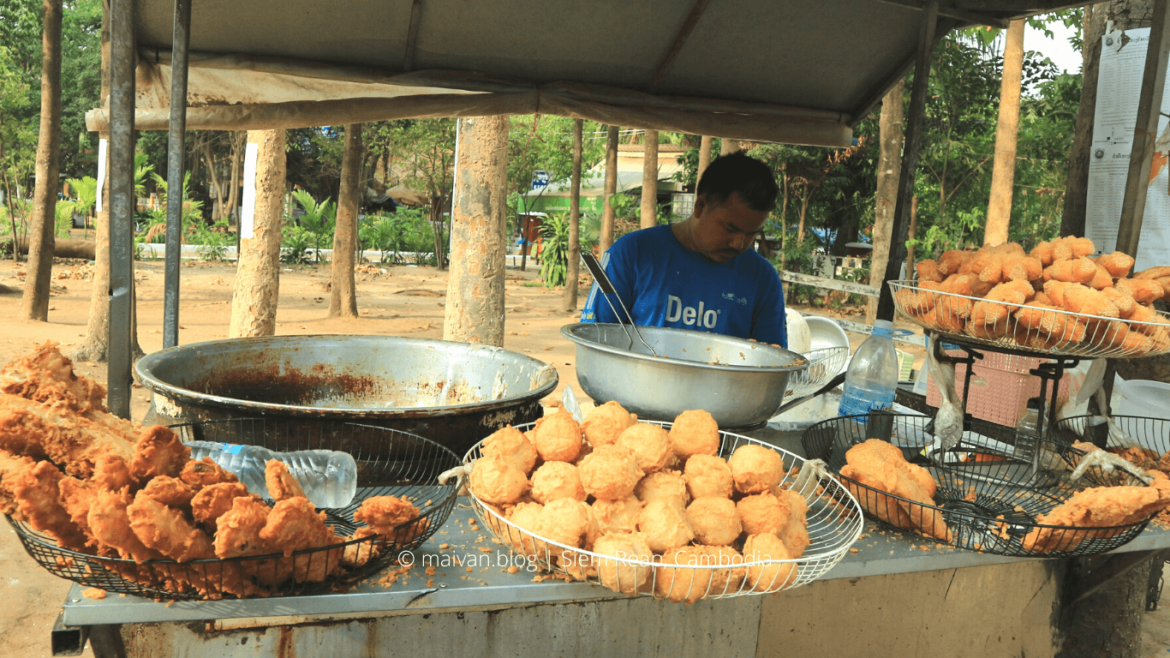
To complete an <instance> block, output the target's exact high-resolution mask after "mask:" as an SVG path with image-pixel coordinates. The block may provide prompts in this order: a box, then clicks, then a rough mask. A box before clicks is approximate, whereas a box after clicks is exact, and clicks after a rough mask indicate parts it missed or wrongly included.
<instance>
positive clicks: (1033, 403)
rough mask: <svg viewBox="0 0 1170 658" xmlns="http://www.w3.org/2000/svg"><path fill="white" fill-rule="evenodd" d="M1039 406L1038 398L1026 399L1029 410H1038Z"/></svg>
mask: <svg viewBox="0 0 1170 658" xmlns="http://www.w3.org/2000/svg"><path fill="white" fill-rule="evenodd" d="M1040 404H1041V403H1040V398H1028V408H1029V409H1039V408H1040Z"/></svg>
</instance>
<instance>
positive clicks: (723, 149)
mask: <svg viewBox="0 0 1170 658" xmlns="http://www.w3.org/2000/svg"><path fill="white" fill-rule="evenodd" d="M739 150H740V146H739V142H738V141H736V140H734V139H727V138H726V137H723V138H721V139H720V140H719V155H731V154H732V153H735V152H736V151H739Z"/></svg>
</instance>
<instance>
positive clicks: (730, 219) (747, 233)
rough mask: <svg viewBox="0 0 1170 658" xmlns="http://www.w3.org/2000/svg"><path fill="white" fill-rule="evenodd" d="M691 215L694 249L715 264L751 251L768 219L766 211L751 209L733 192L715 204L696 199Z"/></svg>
mask: <svg viewBox="0 0 1170 658" xmlns="http://www.w3.org/2000/svg"><path fill="white" fill-rule="evenodd" d="M693 215H694V218H695V220H696V222H695V230H694V234H693V238H694V241H695V248H696V249H695V250H696V251H698V252H699V253H700V254H701V255H703V257H705V258H706V259H708V260H712V261H715V262H716V263H726V262H727V261H729V260H731V259H732V258H735V257H736V256H738V255H740V254H742V253H743V252H745V251H747V250H748V249H751V247H752V245H753V244H754V243H755V240H756V237H757V236H758V235H759V234H760V231H762V230H763V228H764V222H765V221H766V220H767V219H768V213H767V212H766V211H763V210H752V208H751V207H750V206H748V205H747V204H746V203H744V201H743V199H742V198H741V197H740V196H739V193H737V192H733V193H732V194H731V196H729V197H727V200H726V201H724V202H723V203H720V204H715V205H713V204H711V203H710V202H709V201H708V200H707V197H703V196H700V197H699V198H697V199H695V211H694V213H693Z"/></svg>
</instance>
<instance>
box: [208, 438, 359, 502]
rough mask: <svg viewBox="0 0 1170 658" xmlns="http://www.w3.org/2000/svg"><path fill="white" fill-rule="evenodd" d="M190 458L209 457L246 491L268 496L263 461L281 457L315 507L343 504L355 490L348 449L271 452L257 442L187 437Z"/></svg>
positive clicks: (355, 481) (351, 498) (354, 472)
mask: <svg viewBox="0 0 1170 658" xmlns="http://www.w3.org/2000/svg"><path fill="white" fill-rule="evenodd" d="M187 446H189V447H190V448H191V459H203V458H204V457H211V460H212V461H214V462H215V463H216V464H219V465H220V466H222V467H223V468H224V470H227V471H230V472H232V473H234V474H236V476H237V477H239V478H240V482H242V483H244V486H246V487H248V491H249V492H251V493H254V494H256V495H258V496H262V497H264V498H268V497H269V495H268V485H266V484H265V483H264V465H265V464H267V463H268V460H270V459H275V460H277V461H282V462H284V463H285V465H286V466H288V471H289V473H290V474H291V475H292V476H293V477H294V478H296V481H297V483H298V484H300V485H301V489H304V491H305V497H307V498H308V499H309V502H310V503H313V505H314V506H315V507H327V508H335V507H345V506H346V505H348V504H349V503H350V501H351V500H353V497H354V494H356V493H357V462H356V461H355V460H354V458H353V456H352V455H350V454H349V453H345V452H338V451H336V450H300V451H297V452H288V453H284V452H272V451H271V450H268V449H266V448H261V447H260V446H244V445H235V444H229V443H219V442H217V441H191V442H190V443H188V444H187Z"/></svg>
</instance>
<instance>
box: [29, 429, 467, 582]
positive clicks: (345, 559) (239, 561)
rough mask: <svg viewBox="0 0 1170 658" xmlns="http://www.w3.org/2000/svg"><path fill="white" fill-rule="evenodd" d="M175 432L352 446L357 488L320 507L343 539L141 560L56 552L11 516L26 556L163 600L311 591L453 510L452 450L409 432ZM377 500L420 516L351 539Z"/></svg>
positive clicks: (365, 571) (294, 445)
mask: <svg viewBox="0 0 1170 658" xmlns="http://www.w3.org/2000/svg"><path fill="white" fill-rule="evenodd" d="M172 429H173V430H174V431H175V432H176V433H177V434H178V435H179V437H180V438H181V439H182V440H183V441H184V442H189V441H219V442H223V443H244V444H249V445H259V446H263V447H265V448H267V449H269V450H272V451H275V452H295V451H298V450H315V449H324V450H339V451H343V452H349V453H350V454H351V455H353V457H354V460H355V461H356V462H357V465H358V474H357V494H356V495H355V496H354V499H353V501H351V502H350V504H349V505H347V506H346V507H342V508H336V509H326V510H324V512H325V514H326V521H325V522H326V523H327V524H329V525H332V526H333V529H334V531H335V532H336V534H337V535H338V536H340V537H343V538H347V539H346V541H345V542H344V543H340V544H333V545H330V546H326V547H321V548H315V549H306V550H300V551H295V552H293V553H292V554H291V555H288V556H285V555H283V554H272V555H262V556H249V557H239V558H230V559H205V560H191V561H188V562H183V563H179V562H175V561H174V560H149V561H146V562H143V563H141V564H138V563H135V562H134V561H133V560H124V559H119V558H116V557H108V556H98V555H91V554H88V553H82V552H78V551H73V550H68V549H64V548H61V547H59V546H57V544H56V542H55V541H54V540H53V538H52V537H50V536H48V535H46V534H43V533H40V532H37V531H36V530H34V529H32V528H31V527H30V526H28V525H27V524H25V523H23V522H21V521H17V520H15V519H13V518H12V517H11V516H10V517H9V519H8V521H9V523H10V524H12V526H13V528H14V529H15V530H16V533H17V535H18V536H19V537H20V540H21V543H22V544H23V545H24V548H25V550H26V551H28V554H29V555H31V556H32V557H33V559H34V560H36V561H37V563H38V564H40V565H41V566H43V567H44V568H46V569H48V570H49V571H50V572H51V573H53V574H54V575H56V576H60V577H61V578H65V579H68V580H72V581H74V582H76V583H78V584H80V585H82V586H87V587H97V588H100V589H103V590H106V591H109V592H117V593H125V594H136V595H139V596H149V597H154V598H165V599H201V598H213V599H217V598H222V597H224V596H235V597H239V598H245V597H253V596H289V595H298V594H308V593H313V592H316V591H323V590H325V589H327V588H329V587H331V586H333V585H336V584H340V583H347V582H355V581H357V580H360V579H362V578H365V577H367V576H369V575H370V574H372V573H375V572H377V571H379V570H381V569H382V568H384V567H385V566H386V565H387V564H388V563H390V562H391V561H393V560H394V559H395V558H396V556H397V555H398V554H399V553H401V552H402V551H405V550H413V549H416V548H418V547H419V546H420V545H421V544H422V543H423V542H424V541H426V539H427V538H428V537H430V536H431V535H432V534H433V533H434V532H435V531H436V530H438V528H439V527H440V526H442V525H443V523H444V522H445V521H446V520H447V517H448V516H449V515H450V513H451V510H452V509H453V508H454V506H455V500H456V494H457V491H458V488H457V487H456V486H455V485H453V484H451V485H440V484H437V478H438V476H439V474H440V473H442V472H443V471H445V470H448V469H450V468H453V467H455V466H457V465H458V464H459V458H458V456H457V455H455V453H453V452H451V451H450V450H449V449H447V448H445V447H443V446H441V445H439V444H437V443H435V442H433V441H430V440H428V439H425V438H423V437H420V436H416V435H413V434H408V433H406V432H401V431H398V430H393V429H387V428H382V427H372V426H367V425H358V424H353V423H343V422H336V423H322V424H320V425H318V424H301V423H296V422H291V421H284V420H270V419H262V418H261V419H232V420H220V421H207V422H200V423H187V424H182V425H175V426H172ZM431 483H435V484H431ZM374 496H399V497H403V496H405V497H408V498H410V499H411V501H412V502H413V503H414V504H415V506H416V507H418V508H419V516H418V518H417V519H414V520H413V521H411V522H410V523H407V524H405V525H402V526H399V527H397V528H396V529H395V532H394V534H393V535H392V536H368V537H355V533H356V532H357V531H358V530H359V529H361V528H362V527H364V525H365V524H364V523H359V522H355V521H354V519H353V513H354V512H355V511H357V509H358V508H359V507H360V506H361V503H362V501H364V500H366V499H367V498H372V497H374Z"/></svg>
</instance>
